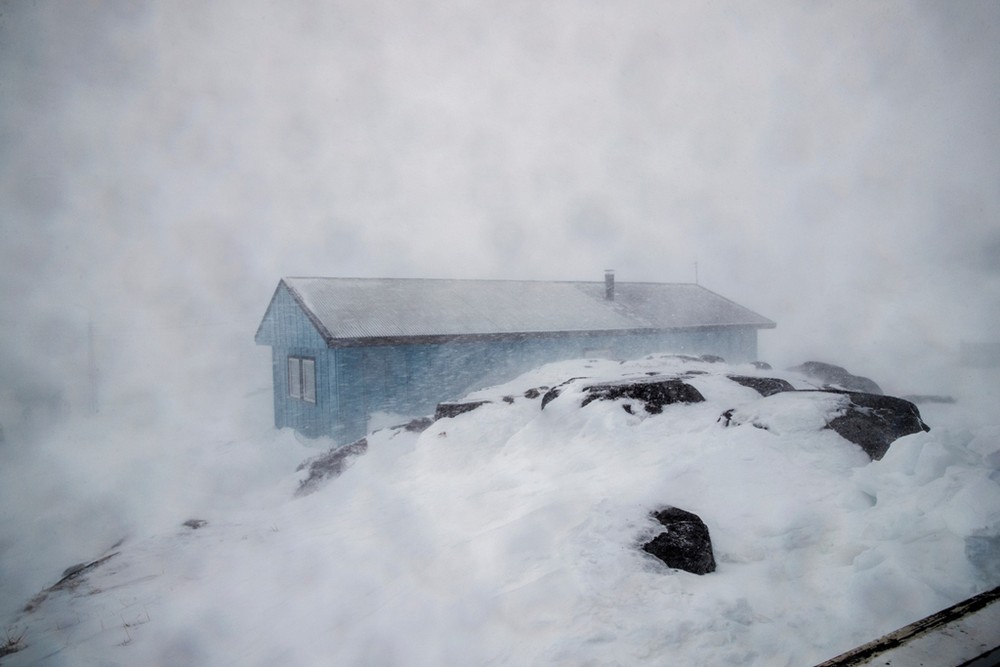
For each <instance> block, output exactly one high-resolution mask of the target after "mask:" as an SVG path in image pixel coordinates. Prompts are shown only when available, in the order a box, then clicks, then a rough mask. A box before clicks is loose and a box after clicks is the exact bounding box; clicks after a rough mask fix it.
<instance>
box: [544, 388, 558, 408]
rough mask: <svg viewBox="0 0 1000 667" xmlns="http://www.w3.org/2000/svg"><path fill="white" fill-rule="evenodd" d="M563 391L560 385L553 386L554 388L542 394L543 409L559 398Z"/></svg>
mask: <svg viewBox="0 0 1000 667" xmlns="http://www.w3.org/2000/svg"><path fill="white" fill-rule="evenodd" d="M561 393H562V389H561V388H560V387H552V389H549V390H548V391H547V392H545V395H544V396H542V410H544V409H545V406H546V405H548V404H549V403H551V402H552V401H554V400H556V399H557V398H559V394H561Z"/></svg>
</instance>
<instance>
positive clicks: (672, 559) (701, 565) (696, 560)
mask: <svg viewBox="0 0 1000 667" xmlns="http://www.w3.org/2000/svg"><path fill="white" fill-rule="evenodd" d="M652 516H653V518H655V519H656V520H657V521H658V522H660V524H661V525H662V526H663V527H664V528H666V530H665V531H664V532H662V533H660V534H659V535H657V536H656V537H654V538H653V539H652V540H650V541H649V542H647V543H646V544H644V545H642V549H643V551H645V552H646V553H649V554H652V555H653V556H656V557H657V558H659V559H660V560H661V561H663V562H664V563H666V564H667V567H673V568H676V569H678V570H685V571H686V572H691V573H693V574H707V573H709V572H715V556H714V555H713V553H712V539H711V537H710V536H709V534H708V526H706V525H705V522H704V521H702V520H701V517H699V516H698V515H697V514H693V513H691V512H688V511H685V510H682V509H678V508H676V507H665V508H663V509H661V510H658V511H656V512H653V513H652Z"/></svg>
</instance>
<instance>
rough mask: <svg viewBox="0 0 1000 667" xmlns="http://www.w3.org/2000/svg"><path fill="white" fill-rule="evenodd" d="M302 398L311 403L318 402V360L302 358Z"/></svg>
mask: <svg viewBox="0 0 1000 667" xmlns="http://www.w3.org/2000/svg"><path fill="white" fill-rule="evenodd" d="M302 398H304V399H305V400H307V401H309V402H310V403H315V402H316V361H315V360H314V359H303V360H302Z"/></svg>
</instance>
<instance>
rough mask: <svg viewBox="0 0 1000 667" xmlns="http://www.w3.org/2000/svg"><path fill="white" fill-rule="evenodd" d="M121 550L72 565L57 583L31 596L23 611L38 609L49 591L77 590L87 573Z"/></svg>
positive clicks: (28, 611)
mask: <svg viewBox="0 0 1000 667" xmlns="http://www.w3.org/2000/svg"><path fill="white" fill-rule="evenodd" d="M119 553H121V552H120V551H115V552H113V553H110V554H108V555H107V556H102V557H101V558H98V559H97V560H92V561H90V562H88V563H78V564H76V565H71V566H70V567H67V568H66V569H65V570H63V573H62V578H61V579H59V581H57V582H56V583H54V584H53V585H51V586H49V587H48V588H46V589H45V590H44V591H42V592H41V593H39V594H38V595H36V596H35V597H33V598H31V600H30V601H29V602H28V604H27V605H25V607H24V609H23V611H24V613H26V614H29V613H31V612H33V611H35V610H36V609H38V607H39V606H41V604H42V603H43V602H45V600H46V599H47V598H48V597H49V593H54V592H55V591H61V590H75V589H76V588H77V587H78V586H79V585H80V584H81V583H83V581H84V580H85V579H86V576H85V575H87V574H89V573H90V572H92V571H94V570H96V569H97V568H99V567H100V566H101V565H104V564H105V563H107V562H108V561H109V560H111V559H112V558H114V557H115V556H117V555H118V554H119Z"/></svg>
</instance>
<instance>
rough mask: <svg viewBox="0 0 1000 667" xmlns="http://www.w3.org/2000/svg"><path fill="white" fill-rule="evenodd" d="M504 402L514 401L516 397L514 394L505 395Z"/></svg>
mask: <svg viewBox="0 0 1000 667" xmlns="http://www.w3.org/2000/svg"><path fill="white" fill-rule="evenodd" d="M503 402H504V403H513V402H514V397H513V396H504V397H503Z"/></svg>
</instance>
